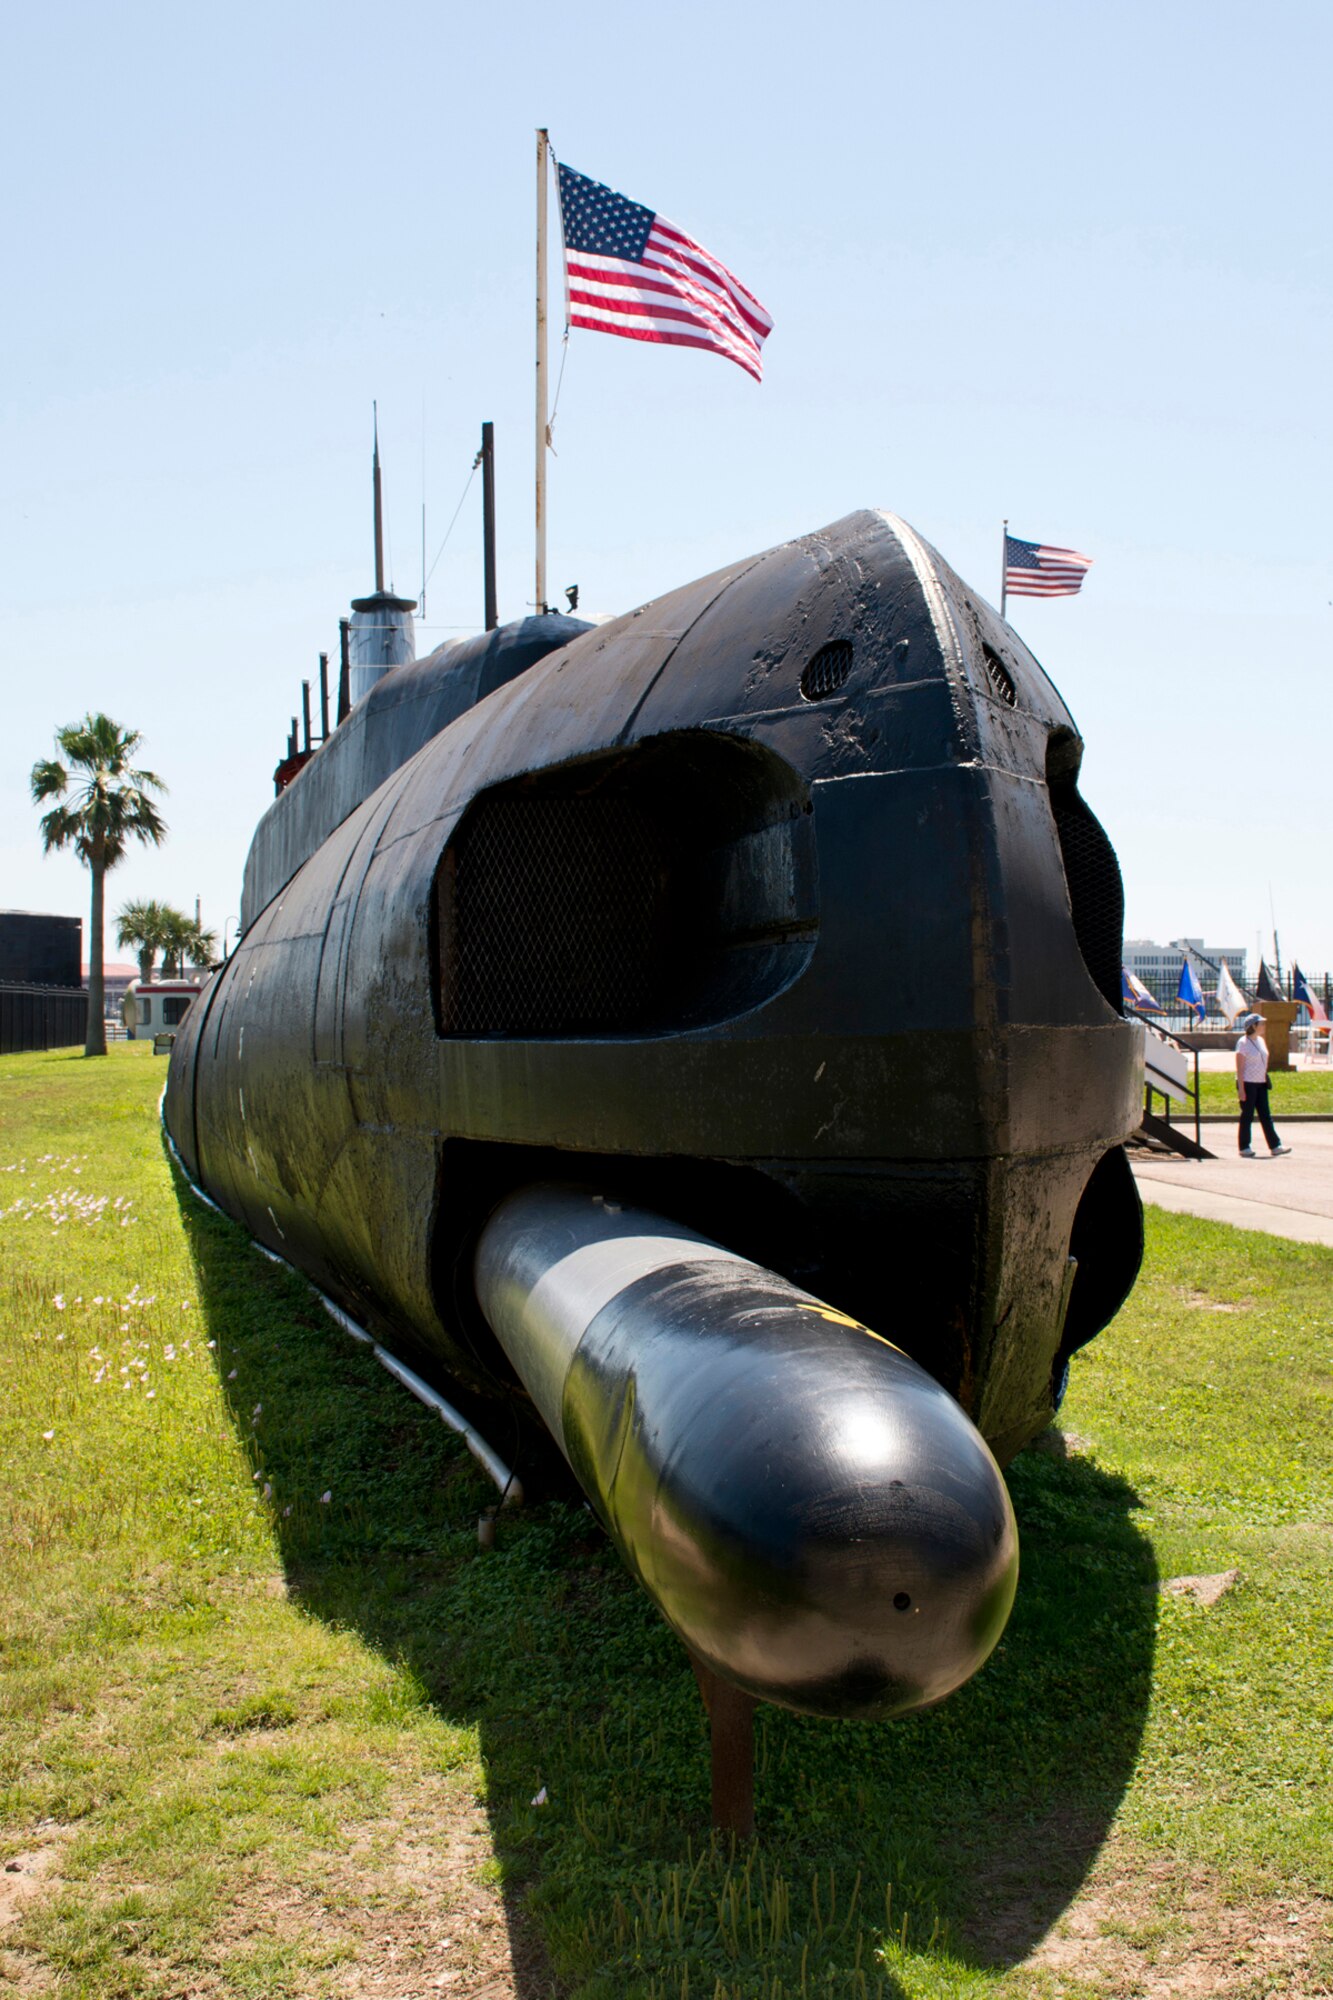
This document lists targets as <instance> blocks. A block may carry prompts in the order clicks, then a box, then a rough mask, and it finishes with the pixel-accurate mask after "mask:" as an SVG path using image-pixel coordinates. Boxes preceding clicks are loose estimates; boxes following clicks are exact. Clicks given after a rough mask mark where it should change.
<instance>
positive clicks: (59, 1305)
mask: <svg viewBox="0 0 1333 2000" xmlns="http://www.w3.org/2000/svg"><path fill="white" fill-rule="evenodd" d="M51 1303H52V1305H53V1306H54V1307H55V1309H56V1311H57V1312H58V1313H62V1312H64V1310H65V1300H64V1295H63V1294H62V1293H60V1292H57V1293H56V1295H55V1297H54V1298H53V1299H52V1301H51Z"/></svg>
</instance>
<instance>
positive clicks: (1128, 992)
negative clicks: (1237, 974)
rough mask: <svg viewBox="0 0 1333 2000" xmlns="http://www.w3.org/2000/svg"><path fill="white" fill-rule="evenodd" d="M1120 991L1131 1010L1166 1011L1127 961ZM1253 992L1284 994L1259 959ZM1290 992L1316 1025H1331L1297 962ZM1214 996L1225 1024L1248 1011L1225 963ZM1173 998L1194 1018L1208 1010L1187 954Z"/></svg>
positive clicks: (1264, 995) (1269, 997) (1273, 997)
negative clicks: (1132, 970) (1257, 975)
mask: <svg viewBox="0 0 1333 2000" xmlns="http://www.w3.org/2000/svg"><path fill="white" fill-rule="evenodd" d="M1120 992H1121V998H1122V999H1123V1001H1124V1003H1125V1006H1126V1007H1127V1008H1128V1009H1129V1011H1130V1012H1131V1013H1133V1014H1164V1013H1165V1012H1166V1009H1165V1007H1163V1006H1161V1005H1160V1004H1159V1003H1158V1002H1157V1001H1156V1000H1154V998H1153V996H1152V994H1151V993H1150V992H1149V991H1148V989H1147V987H1146V986H1145V985H1144V983H1143V981H1142V980H1141V979H1139V978H1137V977H1136V976H1135V974H1134V973H1132V972H1131V971H1130V969H1129V967H1128V966H1127V965H1122V966H1121V968H1120ZM1255 992H1256V994H1257V996H1258V998H1259V999H1260V1000H1281V999H1283V997H1284V995H1283V994H1282V992H1281V991H1280V989H1279V988H1278V986H1277V984H1276V982H1275V981H1274V979H1273V976H1272V974H1271V973H1270V972H1269V970H1268V967H1267V966H1266V965H1264V964H1262V963H1261V964H1260V966H1259V978H1258V981H1257V983H1256V987H1255ZM1291 993H1292V998H1293V999H1294V1000H1295V1001H1297V1002H1298V1004H1299V1005H1300V1006H1302V1007H1305V1008H1307V1009H1308V1011H1309V1015H1310V1020H1311V1022H1312V1024H1313V1025H1314V1026H1315V1027H1316V1028H1327V1027H1328V1026H1329V1025H1330V1023H1329V1017H1328V1011H1327V1009H1326V1008H1325V1006H1324V1004H1323V1002H1322V1001H1321V1000H1320V999H1319V997H1318V996H1317V994H1316V993H1315V991H1314V989H1313V988H1312V986H1311V985H1310V982H1309V980H1308V979H1307V978H1306V976H1305V974H1304V973H1303V972H1302V971H1301V968H1300V967H1299V965H1294V966H1293V967H1292V970H1291ZM1214 998H1215V1001H1216V1005H1217V1011H1218V1013H1219V1014H1221V1016H1222V1018H1223V1019H1224V1020H1225V1021H1226V1023H1227V1025H1228V1026H1231V1025H1232V1024H1233V1023H1234V1022H1235V1020H1236V1018H1237V1016H1238V1015H1240V1014H1245V1013H1248V1012H1249V1009H1250V1002H1249V1001H1248V1000H1247V999H1246V997H1245V995H1244V993H1242V991H1241V989H1240V987H1239V986H1237V984H1236V982H1235V980H1234V979H1233V978H1232V976H1231V974H1230V972H1229V971H1228V970H1227V968H1226V966H1225V965H1219V966H1218V968H1217V992H1216V994H1215V996H1214ZM1176 1000H1177V1002H1178V1003H1179V1005H1180V1006H1181V1007H1182V1008H1183V1009H1184V1010H1185V1011H1186V1012H1188V1013H1191V1014H1193V1015H1194V1016H1195V1018H1196V1020H1199V1021H1202V1019H1203V1017H1204V1014H1205V1013H1206V1012H1207V1007H1206V1005H1205V1002H1204V997H1203V989H1202V988H1201V986H1200V985H1199V977H1198V974H1197V973H1196V972H1195V970H1194V967H1193V966H1192V965H1191V964H1190V962H1189V960H1188V959H1187V958H1186V959H1182V961H1181V966H1180V980H1179V983H1178V985H1177V987H1176Z"/></svg>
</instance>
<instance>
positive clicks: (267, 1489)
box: [264, 1479, 273, 1500]
mask: <svg viewBox="0 0 1333 2000" xmlns="http://www.w3.org/2000/svg"><path fill="white" fill-rule="evenodd" d="M264 1498H265V1499H266V1500H271V1499H272V1498H273V1488H272V1487H271V1486H270V1485H269V1483H268V1481H267V1479H266V1480H265V1481H264Z"/></svg>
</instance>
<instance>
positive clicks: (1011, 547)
mask: <svg viewBox="0 0 1333 2000" xmlns="http://www.w3.org/2000/svg"><path fill="white" fill-rule="evenodd" d="M1091 568H1092V557H1091V556H1081V555H1080V554H1079V552H1078V550H1077V549H1055V548H1050V547H1048V546H1047V544H1046V543H1045V542H1020V541H1017V540H1016V539H1015V537H1014V536H1013V535H1006V536H1005V538H1004V587H1005V589H1006V590H1007V591H1008V593H1009V595H1010V597H1072V596H1073V595H1074V592H1075V591H1076V590H1079V589H1081V588H1082V584H1083V579H1084V577H1085V576H1086V575H1087V573H1088V571H1089V570H1090V569H1091Z"/></svg>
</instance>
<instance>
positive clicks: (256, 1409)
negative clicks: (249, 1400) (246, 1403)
mask: <svg viewBox="0 0 1333 2000" xmlns="http://www.w3.org/2000/svg"><path fill="white" fill-rule="evenodd" d="M263 1408H264V1405H263V1404H262V1403H256V1404H255V1406H254V1408H253V1410H251V1412H250V1415H251V1416H252V1417H257V1416H259V1415H260V1414H261V1413H262V1411H263Z"/></svg>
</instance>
